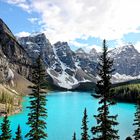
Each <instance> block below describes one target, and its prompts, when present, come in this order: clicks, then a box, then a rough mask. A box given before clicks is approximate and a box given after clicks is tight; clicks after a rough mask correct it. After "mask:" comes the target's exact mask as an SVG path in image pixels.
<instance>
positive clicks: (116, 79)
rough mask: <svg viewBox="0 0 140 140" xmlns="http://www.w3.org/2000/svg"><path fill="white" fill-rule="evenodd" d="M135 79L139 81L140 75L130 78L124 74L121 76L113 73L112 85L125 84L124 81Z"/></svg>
mask: <svg viewBox="0 0 140 140" xmlns="http://www.w3.org/2000/svg"><path fill="white" fill-rule="evenodd" d="M136 79H140V75H138V76H131V75H126V74H122V75H121V74H119V73H115V74H114V75H112V83H119V82H126V81H130V80H136Z"/></svg>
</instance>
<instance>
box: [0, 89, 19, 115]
mask: <svg viewBox="0 0 140 140" xmlns="http://www.w3.org/2000/svg"><path fill="white" fill-rule="evenodd" d="M21 101H22V98H21V96H17V95H13V94H10V93H8V92H6V91H4V90H2V91H1V92H0V103H2V104H5V112H7V113H8V114H10V113H12V112H13V110H14V107H15V106H16V105H17V106H20V105H21ZM16 103H17V104H16Z"/></svg>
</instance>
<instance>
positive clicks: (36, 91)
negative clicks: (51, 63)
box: [25, 56, 47, 140]
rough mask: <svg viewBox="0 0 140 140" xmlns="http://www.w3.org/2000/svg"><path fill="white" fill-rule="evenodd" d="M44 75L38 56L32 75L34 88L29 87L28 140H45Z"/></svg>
mask: <svg viewBox="0 0 140 140" xmlns="http://www.w3.org/2000/svg"><path fill="white" fill-rule="evenodd" d="M45 77H46V75H45V68H44V67H43V64H42V61H41V58H40V56H39V57H38V58H37V60H36V63H35V65H34V70H33V73H32V78H33V82H34V84H35V85H34V86H32V87H30V88H31V89H32V93H31V94H30V106H29V107H28V108H29V109H30V112H29V114H28V122H27V125H29V126H30V131H29V132H28V133H27V134H26V136H25V137H26V138H28V139H29V140H40V139H46V138H47V133H46V132H45V131H46V122H45V120H46V117H47V110H46V108H45V106H46V91H45V90H44V89H46V78H45Z"/></svg>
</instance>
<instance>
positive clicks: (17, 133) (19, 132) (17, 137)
mask: <svg viewBox="0 0 140 140" xmlns="http://www.w3.org/2000/svg"><path fill="white" fill-rule="evenodd" d="M15 134H16V138H15V139H14V140H22V136H21V129H20V125H18V128H17V131H16V133H15Z"/></svg>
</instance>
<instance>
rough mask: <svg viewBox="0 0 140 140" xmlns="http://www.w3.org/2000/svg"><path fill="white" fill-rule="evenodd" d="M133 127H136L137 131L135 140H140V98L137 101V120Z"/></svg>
mask: <svg viewBox="0 0 140 140" xmlns="http://www.w3.org/2000/svg"><path fill="white" fill-rule="evenodd" d="M133 125H134V126H136V129H135V131H134V135H133V136H134V139H135V140H140V97H139V98H138V101H137V106H136V113H135V119H134V124H133Z"/></svg>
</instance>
